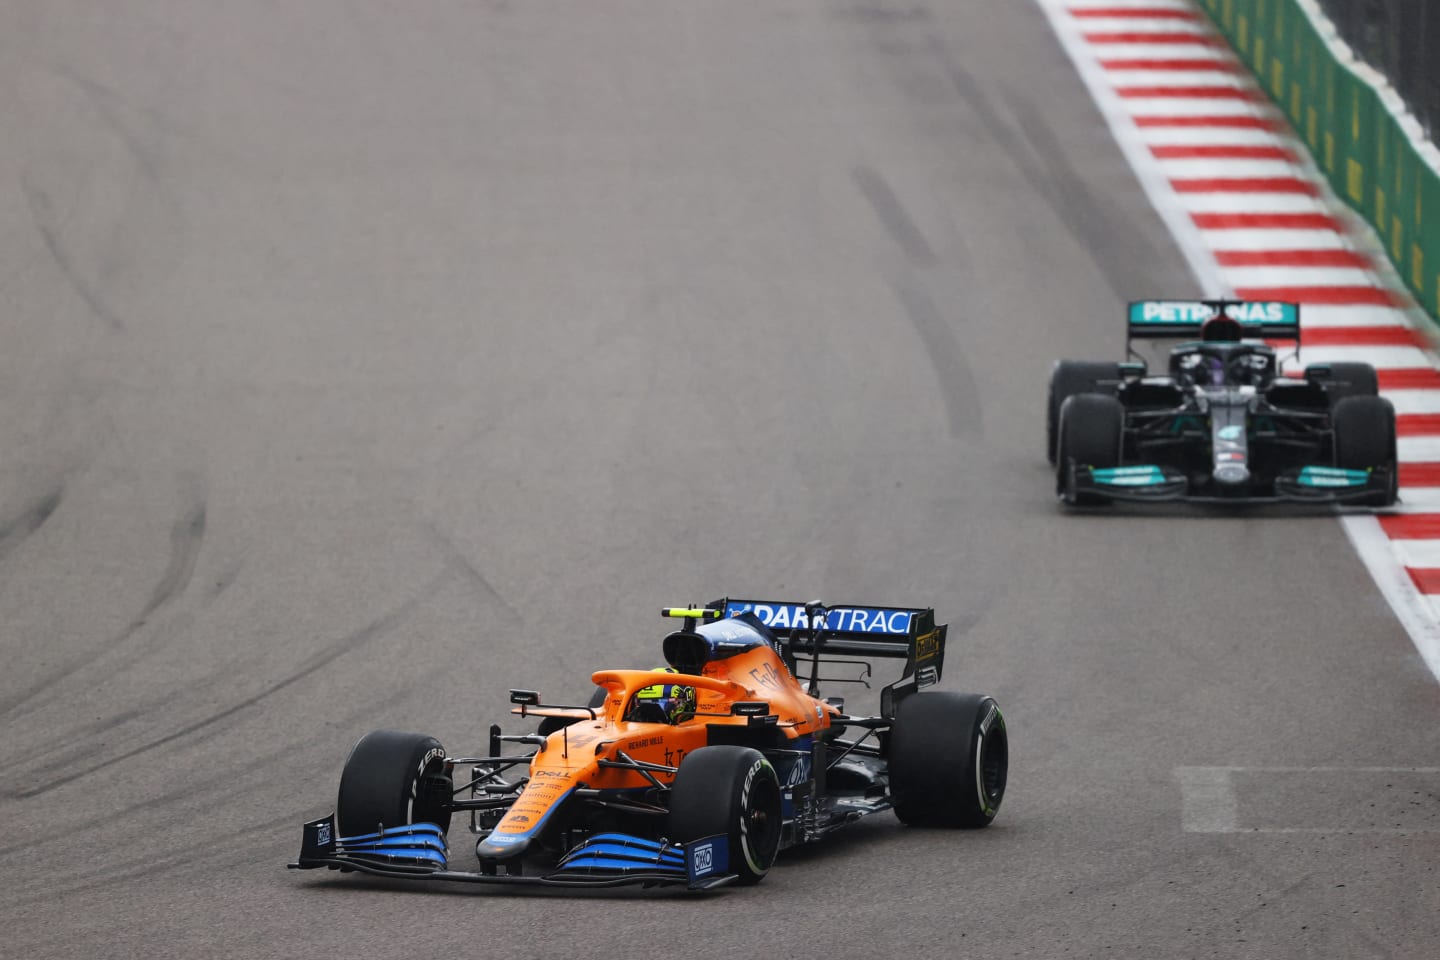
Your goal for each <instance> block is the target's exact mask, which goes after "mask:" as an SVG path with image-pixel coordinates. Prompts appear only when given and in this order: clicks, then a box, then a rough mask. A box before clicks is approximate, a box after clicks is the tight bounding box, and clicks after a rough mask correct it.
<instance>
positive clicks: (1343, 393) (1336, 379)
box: [1321, 361, 1380, 409]
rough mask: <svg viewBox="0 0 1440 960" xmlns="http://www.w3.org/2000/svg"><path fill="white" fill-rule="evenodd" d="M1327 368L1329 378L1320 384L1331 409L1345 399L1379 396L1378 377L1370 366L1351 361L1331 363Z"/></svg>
mask: <svg viewBox="0 0 1440 960" xmlns="http://www.w3.org/2000/svg"><path fill="white" fill-rule="evenodd" d="M1327 366H1328V367H1329V368H1330V376H1329V378H1328V379H1326V380H1322V381H1321V383H1323V384H1324V385H1325V396H1326V397H1327V398H1329V400H1330V407H1331V409H1334V407H1335V405H1336V404H1338V403H1339V402H1340V401H1341V400H1344V399H1345V398H1346V397H1378V396H1379V395H1380V376H1379V374H1377V373H1376V372H1375V368H1374V367H1372V366H1371V365H1370V364H1368V363H1355V362H1353V361H1352V362H1341V363H1331V364H1327Z"/></svg>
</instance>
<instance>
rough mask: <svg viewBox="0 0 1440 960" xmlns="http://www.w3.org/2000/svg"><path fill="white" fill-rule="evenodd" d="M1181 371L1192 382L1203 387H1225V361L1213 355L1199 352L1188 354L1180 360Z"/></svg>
mask: <svg viewBox="0 0 1440 960" xmlns="http://www.w3.org/2000/svg"><path fill="white" fill-rule="evenodd" d="M1180 369H1181V370H1182V371H1184V373H1185V375H1186V376H1187V377H1189V379H1190V382H1191V383H1193V384H1196V385H1197V386H1201V387H1220V386H1224V385H1225V361H1224V360H1222V359H1220V358H1219V357H1217V356H1214V355H1213V354H1209V353H1206V352H1204V351H1201V350H1197V351H1195V352H1194V353H1187V354H1185V355H1184V357H1183V358H1182V359H1181V360H1180Z"/></svg>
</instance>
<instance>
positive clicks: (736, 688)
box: [479, 645, 838, 858]
mask: <svg viewBox="0 0 1440 960" xmlns="http://www.w3.org/2000/svg"><path fill="white" fill-rule="evenodd" d="M591 680H592V681H593V682H594V683H595V684H596V686H599V687H603V688H604V689H605V690H606V691H607V695H606V697H605V701H604V704H603V705H602V706H601V707H598V708H596V712H597V714H598V716H597V717H595V718H593V719H592V718H591V713H590V710H589V709H576V708H564V707H531V708H529V709H526V708H524V707H518V708H516V709H515V710H514V711H513V712H515V713H519V714H522V715H525V716H541V717H562V718H565V719H572V718H584V719H581V720H578V722H575V723H572V724H571V725H569V726H567V727H564V728H563V729H560V730H557V731H555V732H554V733H551V734H550V735H549V737H547V738H546V742H545V744H544V746H542V747H541V749H540V750H539V752H538V753H536V754H535V757H534V759H533V760H531V762H530V780H529V783H527V784H526V786H525V788H524V790H523V791H522V792H521V794H520V796H519V797H518V798H517V799H516V801H515V803H514V804H513V805H512V806H511V807H510V809H509V810H508V812H506V814H505V815H504V817H503V818H502V819H501V820H500V822H499V823H498V824H497V825H496V826H495V829H494V830H493V831H492V833H491V834H490V836H489V837H488V838H486V839H485V840H484V841H482V842H481V846H480V851H479V852H480V853H481V855H482V856H488V857H497V858H500V857H507V856H515V855H518V854H519V853H521V852H522V851H523V849H524V848H525V847H526V846H528V840H529V838H531V837H533V836H534V835H535V834H536V833H537V832H538V830H539V829H540V828H541V827H542V826H543V825H544V824H545V822H546V821H547V819H548V818H549V816H550V814H551V813H552V811H554V810H555V808H556V807H557V806H558V805H560V804H561V803H562V802H563V801H565V800H567V799H568V798H569V797H570V795H571V794H572V792H573V791H574V790H576V789H577V788H582V787H583V788H589V789H598V790H602V791H603V790H635V789H644V788H645V787H647V786H650V785H652V783H651V781H650V780H648V779H647V777H646V776H645V774H642V773H639V772H637V771H636V770H634V769H617V768H611V767H605V766H603V765H602V761H605V760H618V759H622V758H621V757H620V754H622V753H623V754H624V757H625V758H628V759H629V760H631V761H637V762H639V763H641V764H653V765H655V766H656V767H661V768H669V769H660V770H652V771H649V773H650V775H651V776H653V777H655V778H656V780H658V781H659V782H660V783H662V784H666V785H668V784H669V783H671V782H672V781H673V780H674V777H675V774H674V768H676V767H678V766H679V765H680V761H681V760H682V759H683V758H684V757H685V755H686V754H687V753H689V752H691V751H693V750H698V749H699V748H701V747H704V746H707V745H708V744H709V742H710V730H709V729H708V728H709V727H711V726H713V725H717V724H718V725H736V726H742V727H743V726H746V725H747V724H750V723H751V722H752V720H751V717H749V716H736V715H732V713H731V707H732V705H733V704H735V703H736V702H737V701H750V702H754V701H760V702H763V703H765V704H767V705H768V711H767V712H768V713H769V714H770V715H773V716H774V717H775V721H774V723H775V729H776V731H777V732H778V733H779V734H780V735H781V736H783V737H784V738H786V739H789V740H797V739H800V738H805V737H809V736H811V735H814V734H815V733H817V732H818V731H821V730H824V729H826V728H828V727H829V726H830V720H831V717H832V716H837V715H838V711H837V710H836V709H835V708H834V707H833V706H831V705H829V704H827V703H825V702H824V701H822V700H818V699H816V698H814V697H812V696H810V695H809V694H807V693H806V692H805V690H804V689H803V688H802V687H801V686H800V684H799V682H798V681H797V680H796V679H795V677H794V675H793V674H792V673H791V672H790V670H789V668H788V667H787V666H786V665H785V662H784V661H783V660H782V659H781V658H780V655H779V654H778V653H777V652H776V651H775V650H774V649H773V648H771V647H770V646H769V645H759V646H757V647H755V648H754V649H750V650H745V651H743V652H739V653H736V654H734V655H732V656H729V657H726V658H725V659H722V660H715V661H712V662H709V663H706V664H705V665H704V667H703V673H702V674H700V675H695V674H677V673H671V672H666V671H661V670H602V671H599V672H597V673H595V674H592V675H591ZM652 684H682V685H687V686H692V687H694V688H695V692H696V714H695V715H694V716H693V717H690V718H689V719H685V720H682V721H680V722H678V723H675V724H669V723H655V722H639V721H632V720H626V719H624V717H625V713H626V711H627V709H628V708H629V705H630V702H631V699H632V698H633V697H634V695H635V693H636V692H637V691H639V690H641V689H643V688H645V687H648V686H650V685H652ZM768 722H769V721H768V719H767V723H768Z"/></svg>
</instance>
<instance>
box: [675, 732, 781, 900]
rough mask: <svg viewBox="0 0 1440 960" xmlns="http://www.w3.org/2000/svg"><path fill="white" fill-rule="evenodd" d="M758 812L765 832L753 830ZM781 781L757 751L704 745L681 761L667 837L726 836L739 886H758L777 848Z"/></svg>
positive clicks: (685, 841) (762, 755)
mask: <svg viewBox="0 0 1440 960" xmlns="http://www.w3.org/2000/svg"><path fill="white" fill-rule="evenodd" d="M756 810H760V811H761V812H762V813H763V814H764V817H765V820H764V822H765V823H767V824H768V825H769V828H768V829H767V830H766V831H765V833H764V834H763V835H759V834H757V833H755V832H754V831H753V830H752V829H751V822H750V821H751V818H752V816H751V815H752V812H754V811H756ZM780 816H781V809H780V780H779V777H778V776H777V775H776V773H775V768H774V767H773V766H771V764H770V761H769V760H767V759H766V758H765V755H764V754H762V753H761V752H760V751H758V750H754V749H751V748H749V747H739V746H714V747H702V748H700V749H699V750H696V751H694V752H692V753H690V754H687V755H686V757H685V759H684V760H683V761H681V764H680V769H679V771H678V772H677V774H676V776H675V784H674V786H673V787H672V788H671V795H670V818H669V819H670V830H669V833H670V837H671V839H672V840H676V841H679V842H682V843H690V842H693V841H695V840H700V839H702V838H704V837H710V836H716V835H717V834H720V835H724V836H725V838H726V841H727V844H728V847H729V850H730V871H731V872H732V873H734V874H736V875H737V876H738V877H739V882H740V883H742V884H749V883H758V882H759V881H760V880H761V879H762V878H763V877H764V876H765V874H766V872H768V871H769V869H770V867H771V866H772V865H773V864H774V862H775V856H776V854H777V853H778V852H779V847H780Z"/></svg>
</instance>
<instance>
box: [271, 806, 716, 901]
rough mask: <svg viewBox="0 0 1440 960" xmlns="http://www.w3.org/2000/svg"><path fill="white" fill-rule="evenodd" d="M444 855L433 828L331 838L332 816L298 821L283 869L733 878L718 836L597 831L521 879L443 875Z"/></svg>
mask: <svg viewBox="0 0 1440 960" xmlns="http://www.w3.org/2000/svg"><path fill="white" fill-rule="evenodd" d="M448 853H449V850H448V848H447V846H446V843H445V834H444V832H443V831H442V830H441V829H440V828H439V827H438V826H435V825H434V824H429V823H417V824H413V825H411V826H404V827H393V828H389V829H384V830H381V831H379V832H377V833H370V834H363V835H358V836H353V837H336V836H335V818H334V817H333V816H330V817H326V818H324V819H323V820H312V821H310V822H309V823H306V824H305V832H304V838H303V840H302V843H301V848H300V858H299V860H298V861H297V862H295V863H292V864H290V866H291V867H292V868H295V869H301V870H310V869H315V868H317V867H328V868H330V869H332V870H359V871H361V872H364V873H369V874H374V875H376V876H382V877H395V878H410V879H427V880H449V881H454V882H460V883H483V884H492V883H493V884H531V885H539V886H551V887H609V886H618V885H623V884H641V885H644V886H654V885H657V884H659V885H670V884H673V885H676V886H685V887H688V888H689V889H691V890H710V889H713V888H715V887H718V886H723V885H725V884H727V883H731V882H733V881H734V880H735V875H734V874H732V873H730V851H729V845H728V843H727V841H726V838H725V837H724V836H714V837H704V838H702V839H700V840H696V841H694V842H693V843H684V844H681V843H663V842H661V841H657V840H649V839H646V838H644V837H634V836H630V835H628V834H623V833H604V834H598V835H596V836H593V837H590V838H588V839H586V840H585V841H583V842H582V843H580V845H579V846H577V847H575V848H574V849H572V850H571V851H570V852H569V853H567V854H566V855H565V856H564V857H563V858H561V860H560V862H559V864H557V865H556V867H555V869H554V870H553V871H552V872H550V873H546V874H542V875H538V876H524V875H522V874H520V873H519V872H518V871H515V872H510V871H506V872H496V871H495V870H491V871H488V872H473V871H455V870H451V869H449V867H448V863H447V857H448Z"/></svg>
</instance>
